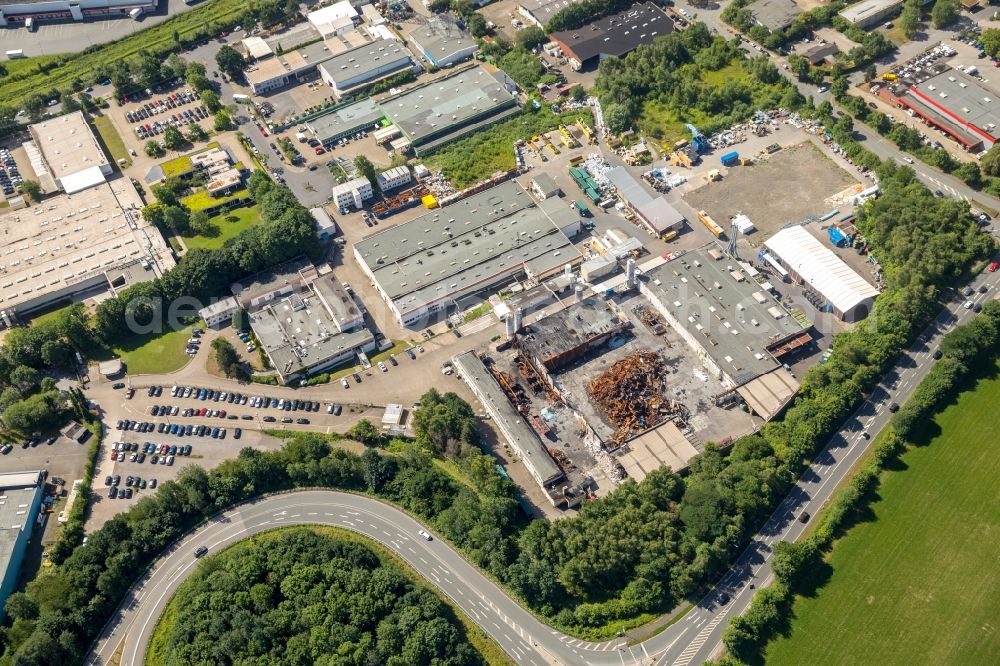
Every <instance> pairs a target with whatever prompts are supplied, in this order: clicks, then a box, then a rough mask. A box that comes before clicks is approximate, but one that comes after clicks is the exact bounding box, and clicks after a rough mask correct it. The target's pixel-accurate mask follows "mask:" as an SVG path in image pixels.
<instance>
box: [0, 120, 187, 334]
mask: <svg viewBox="0 0 1000 666" xmlns="http://www.w3.org/2000/svg"><path fill="white" fill-rule="evenodd" d="M29 134H30V135H31V136H32V137H33V140H31V141H28V142H26V143H25V144H24V148H25V152H26V153H27V155H28V158H29V160H30V162H31V168H32V170H34V171H35V174H34V180H37V181H38V182H39V183H40V184H41V185H42V187H43V188H44V189H46V190H48V191H56V190H57V189H62V190H63V192H64V193H63V194H57V195H55V196H50V197H48V198H46V199H45V201H44V203H43V204H40V205H35V206H31V207H27V208H7V209H0V230H2V237H3V239H4V242H3V255H2V256H0V320H2V325H5V326H6V325H10V323H11V322H13V321H14V320H16V317H17V316H18V315H23V314H25V313H27V312H29V311H32V310H36V309H38V308H41V307H43V306H45V305H48V304H50V303H52V302H53V301H56V300H60V299H65V298H68V297H71V296H73V295H76V294H79V293H82V292H85V291H89V290H92V289H100V290H104V291H111V292H112V293H114V292H116V291H117V290H120V289H122V288H124V287H127V286H129V285H131V284H135V283H136V282H144V281H147V280H152V279H154V278H156V277H158V276H160V275H162V273H163V272H164V271H166V270H168V269H170V268H172V267H173V266H174V263H175V262H174V259H173V255H172V253H171V251H170V247H169V246H168V245H167V244H166V242H165V241H164V240H163V236H161V235H160V232H159V231H158V230H157V229H156V227H155V226H154V225H152V224H149V223H148V222H146V220H145V219H143V216H142V208H143V206H144V204H143V201H142V199H141V198H140V197H139V194H138V192H136V190H135V187H133V186H132V183H131V182H129V180H128V179H127V178H117V179H115V180H112V181H106V174H107V173H110V172H111V166H110V165H109V164H108V161H107V158H106V157H105V156H104V153H103V151H102V150H101V148H100V146H99V145H98V144H97V140H96V139H95V138H94V135H93V133H92V132H91V131H90V127H89V126H88V125H87V122H86V119H85V118H84V117H83V115H82V114H81V113H73V114H69V115H67V116H61V117H60V118H56V119H53V120H49V121H46V122H44V123H38V124H36V125H32V126H31V127H30V128H29ZM24 175H25V177H29V176H28V174H24Z"/></svg>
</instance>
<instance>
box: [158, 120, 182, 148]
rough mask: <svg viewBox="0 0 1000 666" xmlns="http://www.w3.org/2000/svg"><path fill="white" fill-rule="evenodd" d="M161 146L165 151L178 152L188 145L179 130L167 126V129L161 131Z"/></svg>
mask: <svg viewBox="0 0 1000 666" xmlns="http://www.w3.org/2000/svg"><path fill="white" fill-rule="evenodd" d="M163 145H164V146H165V147H166V148H167V150H180V149H181V148H184V147H185V146H187V145H188V141H187V139H185V138H184V135H183V134H181V131H180V130H179V129H177V128H176V127H174V126H173V125H167V129H165V130H163Z"/></svg>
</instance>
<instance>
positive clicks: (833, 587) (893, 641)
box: [765, 368, 1000, 666]
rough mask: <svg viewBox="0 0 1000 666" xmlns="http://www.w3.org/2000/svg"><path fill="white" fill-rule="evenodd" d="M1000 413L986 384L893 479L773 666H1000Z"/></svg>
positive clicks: (797, 612)
mask: <svg viewBox="0 0 1000 666" xmlns="http://www.w3.org/2000/svg"><path fill="white" fill-rule="evenodd" d="M998 370H1000V368H998ZM998 402H1000V379H996V378H994V379H988V380H983V381H981V382H980V383H979V384H978V385H977V387H976V388H975V390H974V391H968V392H966V393H964V394H963V395H962V396H960V398H959V400H958V402H957V404H955V405H952V406H950V407H949V408H948V409H946V410H945V411H944V412H942V413H941V414H940V415H939V416H938V418H937V419H935V424H936V425H935V426H934V431H935V433H937V434H936V436H934V437H933V439H931V441H930V443H929V444H928V445H926V446H918V447H915V448H912V449H910V450H909V451H908V452H907V453H905V454H904V455H903V457H902V459H901V464H900V465H898V466H896V471H889V472H886V473H885V474H884V476H883V479H882V485H881V487H880V488H879V491H878V494H879V498H878V499H877V500H876V501H875V503H874V504H873V505H872V507H871V516H870V519H869V520H867V521H865V522H862V523H860V524H858V525H857V526H855V527H853V528H852V529H851V530H850V531H849V532H848V533H847V535H846V536H845V537H843V538H842V539H841V540H840V541H839V542H837V543H836V544H835V545H834V548H833V551H832V552H831V554H830V556H829V558H828V563H829V565H830V571H831V573H830V577H829V580H828V581H826V583H825V584H823V585H822V586H821V587H820V589H819V590H818V592H817V593H816V594H815V595H814V596H812V597H810V598H800V599H797V600H796V602H795V604H794V606H793V617H792V619H791V620H790V625H791V631H790V634H789V635H788V636H787V637H784V638H779V639H778V640H776V641H774V642H772V643H771V644H770V645H769V646H768V648H767V652H766V659H765V661H766V663H767V664H768V665H769V666H770V665H771V664H775V665H779V666H781V665H784V664H788V665H796V666H797V665H799V664H806V663H808V664H810V665H816V666H819V665H823V664H880V665H892V664H900V665H902V664H936V665H939V666H940V665H946V664H955V665H956V666H958V665H962V666H965V665H967V664H995V663H996V662H997V655H1000V602H998V599H1000V567H998V566H997V558H998V555H997V554H998V553H1000V510H998V508H997V507H998V506H1000V484H998V483H997V479H998V478H1000V445H998V440H997V437H996V431H995V430H994V428H995V427H996V426H995V424H994V423H993V421H992V419H990V418H984V417H985V416H986V415H988V414H990V413H992V411H993V410H994V409H996V405H997V404H998ZM937 428H940V431H939V432H938V430H937Z"/></svg>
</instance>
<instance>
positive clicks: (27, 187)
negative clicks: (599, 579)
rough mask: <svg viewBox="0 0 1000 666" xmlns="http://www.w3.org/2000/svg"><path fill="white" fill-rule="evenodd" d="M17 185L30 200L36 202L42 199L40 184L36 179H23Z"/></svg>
mask: <svg viewBox="0 0 1000 666" xmlns="http://www.w3.org/2000/svg"><path fill="white" fill-rule="evenodd" d="M18 187H19V188H20V189H21V192H23V193H24V194H26V195H27V196H28V198H29V199H31V200H32V201H34V202H38V201H41V200H42V186H41V185H39V184H38V181H35V180H30V179H25V180H24V181H22V182H21V184H20V185H18Z"/></svg>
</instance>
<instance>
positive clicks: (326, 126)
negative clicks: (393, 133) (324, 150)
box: [306, 97, 385, 147]
mask: <svg viewBox="0 0 1000 666" xmlns="http://www.w3.org/2000/svg"><path fill="white" fill-rule="evenodd" d="M383 118H385V113H384V112H383V111H382V109H380V108H379V107H378V106H377V105H376V104H375V102H373V101H372V100H371V98H370V97H366V98H365V99H363V100H361V101H360V102H354V103H353V104H347V105H345V106H341V107H339V108H338V109H336V110H335V111H331V112H330V113H327V114H326V115H322V116H319V117H318V118H313V119H312V120H309V121H307V122H306V127H308V128H309V131H310V132H312V133H313V135H315V137H316V138H317V139H318V140H319V141H320V143H322V144H323V145H324V146H327V147H329V146H330V145H331V144H334V143H336V142H337V141H339V140H340V139H342V138H344V137H345V136H351V135H353V134H357V133H358V132H360V131H361V130H366V131H371V130H374V129H375V128H376V127H378V126H379V123H380V122H381V121H382V119H383Z"/></svg>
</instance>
